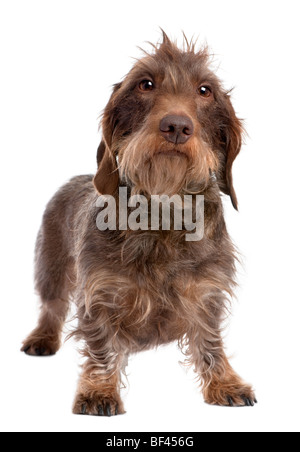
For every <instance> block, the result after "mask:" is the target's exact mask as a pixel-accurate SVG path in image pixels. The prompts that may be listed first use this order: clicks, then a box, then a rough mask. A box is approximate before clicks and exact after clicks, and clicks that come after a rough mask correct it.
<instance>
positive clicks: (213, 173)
mask: <svg viewBox="0 0 300 452" xmlns="http://www.w3.org/2000/svg"><path fill="white" fill-rule="evenodd" d="M209 173H210V180H211V181H212V182H217V180H218V179H217V173H216V172H215V171H212V170H209Z"/></svg>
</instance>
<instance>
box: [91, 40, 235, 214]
mask: <svg viewBox="0 0 300 452" xmlns="http://www.w3.org/2000/svg"><path fill="white" fill-rule="evenodd" d="M185 47H186V48H185V50H180V49H179V48H178V47H177V46H176V45H175V44H174V43H172V42H171V41H170V40H169V38H168V37H167V36H166V34H163V41H162V43H161V44H160V45H158V46H155V47H154V52H153V53H152V54H147V55H146V56H145V57H144V58H142V59H141V60H139V61H137V63H136V64H135V66H134V67H133V68H132V70H131V71H130V72H129V74H128V75H127V76H126V78H125V79H124V81H123V82H122V83H119V84H117V85H115V87H114V90H113V93H112V96H111V98H110V100H109V102H108V105H107V106H106V108H105V111H104V114H103V120H102V132H103V139H102V142H101V144H100V146H99V149H98V166H99V168H98V172H97V174H96V176H95V179H94V183H95V186H96V188H97V190H98V192H99V193H101V194H114V193H115V192H116V190H117V188H118V186H119V184H120V182H121V181H122V182H126V184H128V185H130V186H131V188H132V191H134V192H135V193H143V194H146V195H151V194H167V195H169V196H170V195H172V194H175V193H184V192H187V193H191V192H195V191H199V187H202V188H203V187H205V186H207V185H208V184H209V183H210V180H211V175H212V174H213V173H215V174H216V175H217V180H218V184H219V187H220V189H221V190H222V191H223V192H224V193H226V194H227V195H229V196H230V197H231V200H232V203H233V205H234V207H235V208H237V198H236V194H235V191H234V188H233V183H232V164H233V162H234V160H235V158H236V156H237V155H238V153H239V151H240V148H241V144H242V132H243V129H242V125H241V121H240V120H239V119H238V118H237V116H236V114H235V112H234V109H233V107H232V104H231V101H230V97H229V94H228V93H227V92H226V91H225V90H224V89H223V88H222V86H221V83H220V81H219V80H218V78H217V77H216V76H215V74H214V73H213V72H212V71H211V70H210V69H209V64H208V63H209V55H208V52H207V50H206V49H204V50H200V51H196V50H195V45H194V44H188V43H186V46H185ZM120 179H121V181H120ZM197 187H198V188H197Z"/></svg>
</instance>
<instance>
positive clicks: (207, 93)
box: [198, 85, 212, 97]
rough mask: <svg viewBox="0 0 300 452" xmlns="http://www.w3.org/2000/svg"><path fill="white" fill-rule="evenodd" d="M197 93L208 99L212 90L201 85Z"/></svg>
mask: <svg viewBox="0 0 300 452" xmlns="http://www.w3.org/2000/svg"><path fill="white" fill-rule="evenodd" d="M198 93H199V94H200V96H202V97H210V96H211V95H212V90H211V88H210V87H209V86H205V85H201V86H200V87H199V88H198Z"/></svg>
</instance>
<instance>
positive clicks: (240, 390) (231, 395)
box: [204, 382, 257, 407]
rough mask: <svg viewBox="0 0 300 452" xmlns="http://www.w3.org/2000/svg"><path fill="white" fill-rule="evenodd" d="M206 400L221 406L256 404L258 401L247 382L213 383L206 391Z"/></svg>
mask: <svg viewBox="0 0 300 452" xmlns="http://www.w3.org/2000/svg"><path fill="white" fill-rule="evenodd" d="M204 399H205V402H206V403H208V404H210V405H220V406H229V407H235V406H236V407H237V406H239V407H240V406H254V405H255V404H256V403H257V400H256V397H255V394H254V391H253V390H252V388H251V386H249V385H246V384H239V385H232V384H230V383H229V382H225V383H223V384H219V385H218V386H215V385H211V386H208V388H206V389H205V391H204Z"/></svg>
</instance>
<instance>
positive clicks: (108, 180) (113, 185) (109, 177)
mask: <svg viewBox="0 0 300 452" xmlns="http://www.w3.org/2000/svg"><path fill="white" fill-rule="evenodd" d="M97 163H98V171H97V173H96V176H95V177H94V186H95V187H96V190H97V191H98V193H99V194H100V195H114V194H115V192H116V191H117V189H118V187H119V170H118V167H117V162H116V160H115V158H114V157H113V156H112V154H111V152H110V151H109V148H108V146H107V144H106V143H105V142H104V141H101V143H100V145H99V147H98V151H97Z"/></svg>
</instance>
